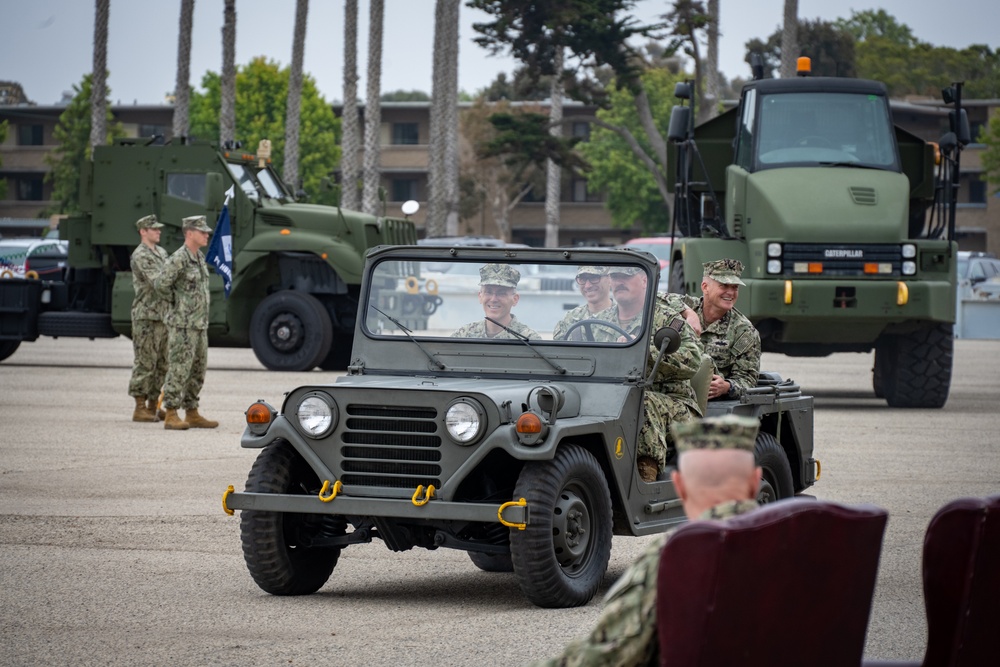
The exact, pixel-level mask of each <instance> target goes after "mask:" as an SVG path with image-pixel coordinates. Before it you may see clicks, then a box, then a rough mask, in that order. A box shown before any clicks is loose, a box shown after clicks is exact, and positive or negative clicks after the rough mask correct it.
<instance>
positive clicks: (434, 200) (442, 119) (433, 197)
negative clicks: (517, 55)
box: [427, 0, 458, 237]
mask: <svg viewBox="0 0 1000 667" xmlns="http://www.w3.org/2000/svg"><path fill="white" fill-rule="evenodd" d="M452 7H454V8H455V27H454V30H453V31H451V32H449V19H450V18H451V13H452V12H451V9H452ZM457 18H458V2H457V0H437V4H436V5H435V7H434V68H433V70H434V71H433V84H432V85H433V91H432V94H431V118H430V122H431V133H430V140H429V146H428V150H429V153H430V164H429V165H428V167H429V168H428V190H429V193H428V195H429V196H428V201H427V236H431V237H433V236H441V235H443V234H452V235H453V234H456V233H457V227H458V224H457V220H456V222H455V228H456V230H455V231H454V232H453V231H451V230H450V229H449V227H450V225H449V220H448V217H449V204H450V201H449V197H448V195H449V183H448V179H449V173H448V171H449V170H448V166H447V163H448V159H449V153H448V151H449V135H450V134H451V133H450V132H449V127H448V119H449V114H448V109H449V107H457V100H455V99H453V98H452V97H451V96H450V95H449V89H450V88H452V86H450V85H449V70H450V68H451V66H450V63H449V61H450V60H451V59H452V53H451V49H450V47H451V41H450V40H451V39H452V35H453V36H454V39H455V42H456V44H455V49H454V54H455V58H454V61H455V72H456V78H457V71H458V69H457V68H458V64H457V63H458V57H457V54H458V44H457V42H458V21H457ZM457 148H458V144H457V141H456V142H455V144H454V150H455V153H456V154H455V156H454V157H455V159H457ZM455 173H456V179H455V180H456V182H457V180H458V179H457V171H456V172H455ZM456 218H457V215H456Z"/></svg>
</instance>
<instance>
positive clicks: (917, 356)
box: [876, 324, 955, 408]
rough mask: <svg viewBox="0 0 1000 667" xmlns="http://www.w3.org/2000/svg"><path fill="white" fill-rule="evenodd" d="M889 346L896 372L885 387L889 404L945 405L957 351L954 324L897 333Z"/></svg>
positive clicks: (888, 378)
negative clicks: (953, 360)
mask: <svg viewBox="0 0 1000 667" xmlns="http://www.w3.org/2000/svg"><path fill="white" fill-rule="evenodd" d="M886 347H887V348H888V349H889V352H890V355H891V356H890V359H892V361H893V363H892V364H891V369H892V371H893V373H892V374H891V375H887V376H886V377H885V379H884V382H883V386H882V393H883V394H884V396H885V400H886V402H887V403H888V404H889V407H892V408H940V407H942V406H944V404H945V402H946V401H947V400H948V390H949V389H950V388H951V364H952V359H953V357H954V354H955V336H954V331H953V327H952V325H951V324H936V325H933V326H929V327H924V328H922V329H918V330H917V331H914V332H912V333H909V334H905V335H902V336H893V338H892V339H891V341H890V342H888V343H887V345H886ZM877 354H878V353H876V355H877ZM877 364H878V357H877V356H876V365H877ZM887 370H888V369H887Z"/></svg>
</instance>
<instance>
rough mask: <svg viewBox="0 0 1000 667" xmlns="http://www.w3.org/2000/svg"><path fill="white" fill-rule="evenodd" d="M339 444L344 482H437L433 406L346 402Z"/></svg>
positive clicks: (437, 446) (438, 451)
mask: <svg viewBox="0 0 1000 667" xmlns="http://www.w3.org/2000/svg"><path fill="white" fill-rule="evenodd" d="M346 414H347V420H346V422H345V428H344V432H343V435H342V440H343V443H344V444H343V446H342V447H341V451H340V453H341V457H342V463H341V468H342V470H343V473H344V474H343V478H342V481H343V482H344V484H345V485H357V486H378V487H388V488H416V487H417V486H418V485H420V484H423V485H425V486H427V485H430V484H433V485H434V486H436V487H438V488H440V486H441V465H440V463H439V462H440V460H441V437H440V436H439V435H438V434H437V430H438V422H437V416H438V413H437V410H436V409H434V408H421V407H409V408H407V407H403V408H400V407H383V406H380V405H348V406H347V409H346Z"/></svg>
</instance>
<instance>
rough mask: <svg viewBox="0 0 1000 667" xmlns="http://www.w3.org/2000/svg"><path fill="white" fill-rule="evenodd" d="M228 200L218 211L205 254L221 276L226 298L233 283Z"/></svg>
mask: <svg viewBox="0 0 1000 667" xmlns="http://www.w3.org/2000/svg"><path fill="white" fill-rule="evenodd" d="M228 201H229V198H228V197H227V198H226V202H227V203H226V204H223V205H222V212H221V213H219V220H218V222H217V223H216V224H215V232H214V233H213V234H212V243H211V244H210V245H209V246H208V254H206V255H205V261H206V262H208V263H209V264H210V265H211V266H212V267H213V268H215V272H216V273H218V274H219V275H220V276H222V283H223V285H224V286H225V288H226V298H227V299H228V298H229V289H230V288H231V287H232V285H233V232H232V230H231V228H230V225H229V205H228Z"/></svg>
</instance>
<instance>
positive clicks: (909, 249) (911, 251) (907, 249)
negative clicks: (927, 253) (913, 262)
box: [902, 243, 917, 259]
mask: <svg viewBox="0 0 1000 667" xmlns="http://www.w3.org/2000/svg"><path fill="white" fill-rule="evenodd" d="M902 253H903V258H904V259H913V258H914V257H916V256H917V246H915V245H913V244H912V243H904V244H903V248H902Z"/></svg>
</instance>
